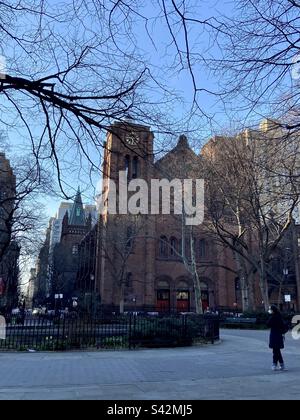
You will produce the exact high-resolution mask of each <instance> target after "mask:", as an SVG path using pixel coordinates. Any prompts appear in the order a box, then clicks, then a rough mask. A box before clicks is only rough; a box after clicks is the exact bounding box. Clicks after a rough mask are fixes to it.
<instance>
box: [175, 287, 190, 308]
mask: <svg viewBox="0 0 300 420" xmlns="http://www.w3.org/2000/svg"><path fill="white" fill-rule="evenodd" d="M177 312H190V293H189V292H177Z"/></svg>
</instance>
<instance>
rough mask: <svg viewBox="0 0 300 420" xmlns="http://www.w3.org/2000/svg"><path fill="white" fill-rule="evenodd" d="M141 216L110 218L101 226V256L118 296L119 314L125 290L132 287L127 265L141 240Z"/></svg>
mask: <svg viewBox="0 0 300 420" xmlns="http://www.w3.org/2000/svg"><path fill="white" fill-rule="evenodd" d="M142 228H143V224H142V219H141V216H110V219H109V222H108V223H107V224H106V223H103V224H101V227H100V237H101V254H102V255H103V261H104V264H105V267H106V269H107V273H109V274H110V275H111V278H112V280H113V282H114V287H115V288H116V290H118V294H119V308H120V313H121V314H122V313H124V308H125V297H126V296H125V295H126V290H130V288H132V287H133V284H132V282H133V281H134V282H138V281H139V280H138V279H132V278H130V273H128V265H129V262H130V257H131V256H132V253H133V252H134V249H135V247H136V244H137V241H139V240H140V239H141V238H142Z"/></svg>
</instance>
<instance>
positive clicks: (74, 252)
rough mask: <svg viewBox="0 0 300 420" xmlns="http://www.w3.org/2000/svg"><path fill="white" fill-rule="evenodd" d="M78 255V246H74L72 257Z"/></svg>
mask: <svg viewBox="0 0 300 420" xmlns="http://www.w3.org/2000/svg"><path fill="white" fill-rule="evenodd" d="M78 253H79V247H78V245H73V246H72V255H78Z"/></svg>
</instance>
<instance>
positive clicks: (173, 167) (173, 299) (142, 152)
mask: <svg viewBox="0 0 300 420" xmlns="http://www.w3.org/2000/svg"><path fill="white" fill-rule="evenodd" d="M203 159H204V158H203V156H201V155H197V154H195V152H194V151H193V150H192V149H191V148H190V146H189V143H188V140H187V139H186V137H185V136H181V137H180V139H179V141H178V144H177V146H176V147H175V148H174V149H173V150H171V151H170V152H169V153H167V154H166V155H165V156H164V157H163V158H162V159H160V160H158V161H155V155H154V135H153V133H152V132H151V130H150V129H149V128H148V127H145V126H142V125H138V124H135V123H126V124H124V123H115V124H114V125H113V126H111V127H110V130H109V133H108V135H107V142H106V152H105V158H104V165H103V174H104V175H103V176H104V178H103V181H104V182H103V185H104V187H103V195H104V197H106V198H108V197H109V194H110V191H111V189H112V184H113V183H114V184H115V185H117V197H118V193H119V190H118V188H119V187H118V184H119V181H120V180H119V173H120V171H123V173H124V172H125V173H126V176H127V179H128V181H130V180H134V179H143V180H145V181H146V182H147V183H148V184H149V185H150V182H151V180H152V179H169V180H172V179H174V178H179V179H190V178H192V179H196V178H198V179H201V178H203V177H204V174H203ZM129 194H130V193H129ZM129 198H130V195H129ZM118 200H120V198H119V197H118ZM104 201H105V200H104ZM191 238H192V240H193V248H191ZM192 251H193V252H192ZM191 252H192V254H193V256H194V258H195V260H196V261H195V265H196V266H197V272H198V275H199V277H200V283H201V297H200V299H201V303H202V306H203V309H204V310H205V309H206V308H208V307H210V308H216V307H231V308H233V307H235V306H237V305H239V306H240V302H239V301H238V300H239V299H240V296H239V291H238V284H237V283H238V282H237V276H236V274H235V262H234V260H233V259H232V253H231V251H230V250H228V249H224V248H221V247H220V245H217V244H216V243H215V242H214V240H213V238H211V237H210V236H209V235H208V234H207V233H206V232H205V230H204V228H203V227H202V226H201V225H200V226H196V227H194V228H193V231H192V233H191V232H190V230H188V229H187V228H184V229H183V226H182V216H178V215H175V214H168V215H167V214H166V215H163V214H160V215H136V216H132V215H131V216H130V215H126V214H124V215H112V214H110V213H109V212H108V211H107V209H106V210H104V212H103V215H102V217H101V219H100V224H99V226H98V242H97V258H96V266H95V286H94V287H95V291H96V293H99V294H100V296H101V303H102V305H103V307H104V308H107V309H109V308H116V310H118V308H120V310H121V311H123V310H125V311H126V310H148V311H171V312H190V311H195V287H194V280H193V273H192V271H191V270H190V267H191V259H192V255H191ZM195 265H194V266H195ZM224 266H227V267H228V269H224Z"/></svg>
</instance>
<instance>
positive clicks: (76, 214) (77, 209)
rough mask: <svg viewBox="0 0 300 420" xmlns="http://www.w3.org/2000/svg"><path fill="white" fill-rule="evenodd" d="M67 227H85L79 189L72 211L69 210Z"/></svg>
mask: <svg viewBox="0 0 300 420" xmlns="http://www.w3.org/2000/svg"><path fill="white" fill-rule="evenodd" d="M69 225H70V226H85V225H86V221H85V214H84V209H83V204H82V198H81V192H80V188H78V191H77V194H76V198H75V201H74V204H73V207H72V210H71V215H70V220H69Z"/></svg>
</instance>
